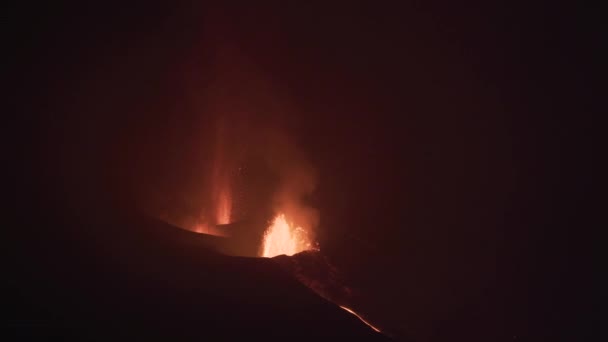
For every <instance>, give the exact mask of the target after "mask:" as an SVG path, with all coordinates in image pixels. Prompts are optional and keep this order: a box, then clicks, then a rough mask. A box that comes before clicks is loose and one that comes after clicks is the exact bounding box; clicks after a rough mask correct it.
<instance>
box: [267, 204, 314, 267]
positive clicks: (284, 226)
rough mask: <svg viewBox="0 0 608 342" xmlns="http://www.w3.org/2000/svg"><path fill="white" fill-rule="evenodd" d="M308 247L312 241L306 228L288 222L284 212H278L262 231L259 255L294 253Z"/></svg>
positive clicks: (310, 246) (311, 244) (268, 256)
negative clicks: (262, 237) (262, 236)
mask: <svg viewBox="0 0 608 342" xmlns="http://www.w3.org/2000/svg"><path fill="white" fill-rule="evenodd" d="M309 249H313V243H312V240H311V238H310V237H309V235H308V233H307V232H306V230H304V229H303V228H302V227H297V226H295V225H294V224H293V223H291V222H288V221H287V218H286V217H285V214H278V215H277V216H276V217H275V218H274V220H273V221H272V223H271V224H270V226H269V227H268V229H266V232H265V233H264V240H263V242H262V251H261V256H262V257H266V258H272V257H275V256H277V255H282V254H285V255H294V254H296V253H299V252H302V251H305V250H309Z"/></svg>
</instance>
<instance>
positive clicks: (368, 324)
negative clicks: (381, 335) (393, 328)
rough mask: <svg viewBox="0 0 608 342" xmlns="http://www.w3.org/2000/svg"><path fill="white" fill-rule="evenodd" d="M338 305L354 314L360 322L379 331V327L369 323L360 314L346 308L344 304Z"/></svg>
mask: <svg viewBox="0 0 608 342" xmlns="http://www.w3.org/2000/svg"><path fill="white" fill-rule="evenodd" d="M340 307H341V308H342V309H344V310H345V311H348V312H350V313H351V314H353V315H355V316H356V317H357V318H358V319H359V320H360V321H361V322H363V323H365V324H367V326H368V327H370V328H372V329H374V330H375V331H376V332H380V329H378V328H376V327H375V326H373V325H371V324H370V323H369V322H368V321H366V320H364V319H363V318H362V317H361V316H359V315H358V314H357V313H356V312H354V311H353V310H351V309H349V308H347V307H346V306H342V305H340Z"/></svg>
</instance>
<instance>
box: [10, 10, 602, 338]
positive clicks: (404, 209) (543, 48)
mask: <svg viewBox="0 0 608 342" xmlns="http://www.w3.org/2000/svg"><path fill="white" fill-rule="evenodd" d="M28 6H29V7H28ZM5 13H8V17H9V24H10V25H9V30H8V33H9V36H10V37H9V42H10V44H11V45H9V46H11V49H9V50H10V51H9V58H10V59H11V64H9V69H10V70H9V72H8V77H7V78H6V79H7V81H8V83H9V86H10V88H11V90H10V91H9V92H8V93H7V94H8V95H9V96H8V103H9V107H8V108H9V109H10V111H7V114H8V115H7V118H6V120H8V121H7V123H8V125H6V126H5V127H8V128H9V130H10V132H9V134H6V135H5V137H4V138H5V139H6V142H5V144H4V145H5V148H6V150H7V151H6V154H5V155H6V156H8V157H9V159H8V160H10V161H9V162H7V168H8V169H9V171H14V172H9V174H10V175H11V176H10V177H8V178H5V181H6V183H7V185H8V187H7V189H8V190H9V191H8V192H7V196H8V197H9V198H10V199H9V201H10V202H11V206H10V211H11V212H12V213H14V214H15V215H13V216H14V219H15V221H14V223H13V224H11V227H9V231H11V232H12V234H11V235H10V236H11V237H13V236H14V237H15V239H14V240H11V239H9V240H6V241H9V242H7V245H9V246H13V247H14V248H12V249H11V248H8V250H9V251H11V250H13V249H14V250H17V249H19V250H20V253H21V254H19V255H20V256H22V255H27V254H28V253H24V252H23V251H24V250H25V251H28V248H30V249H31V254H32V255H35V254H36V249H35V248H34V247H31V245H30V244H28V243H25V242H24V241H29V240H25V239H24V237H28V238H29V237H30V236H31V235H32V234H35V235H37V236H39V237H41V238H40V239H43V238H42V237H44V239H46V238H49V239H55V240H57V241H59V240H60V239H61V237H62V236H64V235H69V236H70V239H73V240H71V241H80V240H79V239H84V237H83V236H84V233H82V234H80V233H74V232H69V233H68V232H64V231H53V232H50V231H48V229H47V227H45V226H44V225H42V226H40V225H38V224H36V225H35V226H32V225H29V226H28V225H27V223H26V222H28V220H33V219H31V217H38V218H39V217H49V220H52V218H53V217H62V218H65V217H71V216H73V215H82V216H88V215H91V216H93V217H95V216H97V215H101V216H103V215H105V213H106V212H107V211H111V210H112V209H110V208H114V207H122V208H132V209H133V210H136V209H139V208H140V207H141V205H142V203H147V202H146V201H149V199H150V198H151V197H153V196H155V195H151V193H154V194H158V193H165V194H168V195H167V196H169V197H170V196H173V195H175V196H177V197H179V196H180V194H181V195H183V194H184V193H185V192H187V191H188V190H187V189H189V187H191V185H192V184H191V183H188V180H190V179H194V178H196V175H192V173H193V172H195V171H192V170H193V165H194V164H193V163H197V162H198V163H200V165H197V166H196V167H204V162H203V161H200V160H198V159H196V157H194V154H195V153H196V148H195V147H193V146H192V141H193V139H195V137H196V136H197V130H198V129H204V128H203V127H205V124H206V123H208V122H211V120H212V119H211V116H212V114H205V113H202V114H201V113H199V112H196V111H193V110H188V109H184V108H182V107H180V106H181V104H183V103H184V97H185V95H184V94H186V93H192V92H197V91H198V90H197V89H198V88H196V86H198V85H199V84H205V82H206V81H205V77H213V76H209V75H213V72H214V70H213V69H212V68H209V66H208V65H209V64H205V63H206V62H205V60H210V59H213V55H214V53H215V52H214V51H215V50H214V48H216V47H217V46H218V41H220V42H224V41H225V40H224V39H223V38H222V36H221V35H222V34H224V33H225V34H226V35H227V36H229V37H230V39H228V40H226V41H229V42H230V44H233V45H234V46H236V47H237V50H238V51H239V54H242V55H243V56H246V59H247V61H248V62H249V63H252V64H253V65H255V66H256V68H258V69H259V70H261V71H262V72H263V74H264V75H266V77H268V78H269V79H270V81H271V82H272V83H273V84H274V85H275V86H277V87H278V89H279V91H280V94H279V95H277V96H279V97H282V98H285V99H288V100H289V101H290V102H291V103H292V104H293V105H294V106H296V107H298V109H299V110H298V114H297V115H295V114H294V115H290V114H289V113H287V114H285V117H283V118H282V120H284V124H285V126H286V127H288V132H290V134H292V137H293V139H294V140H295V141H296V142H297V145H298V146H299V147H300V148H301V150H302V151H303V153H304V154H305V155H306V156H307V157H308V159H309V160H310V161H311V163H312V165H314V167H315V168H316V170H317V172H318V175H319V179H318V186H317V190H316V192H315V193H314V195H313V196H312V197H311V198H310V199H309V200H310V202H311V203H312V204H313V205H314V206H315V207H317V208H318V209H319V211H320V214H321V223H320V226H319V229H318V234H319V240H320V244H321V250H322V251H323V253H325V254H326V255H328V256H329V257H330V259H331V260H332V261H333V262H335V264H336V265H337V266H338V267H339V268H340V269H341V270H342V271H343V272H344V273H346V274H347V275H348V277H349V278H350V279H351V281H352V282H353V285H354V286H355V287H357V288H359V289H361V291H362V292H363V293H365V294H366V295H365V298H366V299H367V301H368V302H369V303H367V304H366V305H365V308H366V310H367V314H368V316H369V317H372V318H373V317H380V319H379V320H381V321H382V327H383V328H385V329H386V330H387V331H390V332H391V333H393V334H395V335H396V336H411V337H414V338H416V339H418V340H450V338H455V337H463V338H464V337H465V336H466V338H473V339H475V338H479V339H480V340H484V339H485V340H503V339H507V338H515V337H518V338H524V339H525V338H526V337H532V338H540V337H549V336H553V337H554V336H562V337H563V336H565V337H571V338H575V339H579V338H580V337H581V336H584V334H589V333H590V332H589V330H588V329H586V327H587V325H588V324H589V325H590V324H591V323H592V322H593V320H594V319H595V318H594V316H593V315H591V316H587V314H588V313H589V312H590V310H591V304H588V303H589V301H588V298H587V297H586V296H581V292H586V293H589V292H588V291H585V290H584V289H585V287H586V281H587V279H588V278H587V277H586V270H588V269H589V268H590V264H589V263H587V262H586V261H587V259H586V258H585V256H586V255H587V254H588V253H589V252H586V251H587V250H588V249H587V247H585V238H583V237H584V236H587V235H586V231H587V229H588V228H589V227H593V224H592V222H591V215H589V214H588V213H590V212H591V211H592V210H591V208H592V205H591V199H590V198H589V194H588V188H589V185H590V184H591V179H592V174H591V167H590V166H591V165H590V160H591V157H592V150H591V145H592V137H591V135H590V133H589V132H588V128H589V126H590V125H591V120H590V115H589V114H590V113H591V112H592V111H593V110H594V109H595V107H596V106H597V102H598V100H597V99H596V98H595V96H596V95H597V94H595V93H594V92H593V90H592V87H591V84H592V75H593V70H594V68H595V66H596V65H597V61H595V60H594V50H593V48H595V47H596V46H597V40H596V38H597V37H598V32H599V23H598V21H597V20H595V19H594V18H593V17H592V16H589V15H583V13H582V12H581V11H579V9H577V8H574V7H572V6H570V5H564V6H560V5H557V4H555V3H552V4H538V5H529V4H528V5H522V6H517V5H505V4H493V5H481V4H474V3H469V4H463V3H453V4H439V3H435V4H430V3H427V4H424V5H422V4H420V3H418V2H405V3H401V4H400V5H399V6H397V5H390V6H388V5H374V6H372V5H367V6H363V5H356V4H349V5H343V4H335V5H328V4H324V5H285V4H279V3H276V4H266V5H263V6H261V5H256V6H253V5H247V6H236V5H235V6H228V5H225V6H212V5H200V4H193V3H188V2H174V3H167V4H162V3H154V4H146V5H145V6H142V7H136V6H132V7H131V6H126V5H115V4H104V5H101V6H100V7H95V6H92V5H84V4H80V5H74V4H52V5H46V6H45V7H38V6H37V5H34V4H31V5H27V6H26V5H20V6H19V7H16V6H15V7H10V8H9V10H8V11H6V12H5ZM209 23H212V24H209ZM210 25H211V26H210ZM209 27H214V28H216V29H217V27H220V28H221V29H220V30H219V31H218V30H216V31H213V30H210V29H209ZM209 32H211V33H209ZM217 32H221V34H220V36H218V33H217ZM13 44H14V45H13ZM199 56H200V58H199ZM206 68H207V69H206ZM193 70H196V72H194V71H193ZM237 81H245V82H246V81H247V80H246V77H243V79H241V80H237ZM202 91H203V92H204V90H202ZM12 104H15V107H14V108H15V110H14V111H13V109H12V108H13V107H12V106H10V105H12ZM206 115H207V116H206ZM13 124H14V125H13ZM13 127H14V128H13ZM176 194H177V195H176ZM182 197H183V196H182ZM176 203H180V204H176V206H179V205H182V206H185V205H186V204H183V203H181V202H176ZM184 210H186V209H184ZM11 218H13V217H11ZM9 222H11V221H10V220H9ZM79 234H80V235H79ZM14 241H17V242H18V243H16V244H15V243H13V242H14ZM58 253H61V252H60V251H59V252H58ZM9 260H10V259H9ZM21 262H25V261H23V260H12V265H13V266H15V267H16V268H18V267H19V265H20V263H21ZM583 297H584V298H583Z"/></svg>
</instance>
